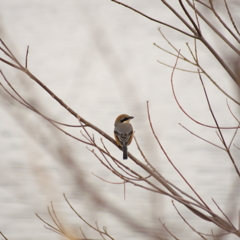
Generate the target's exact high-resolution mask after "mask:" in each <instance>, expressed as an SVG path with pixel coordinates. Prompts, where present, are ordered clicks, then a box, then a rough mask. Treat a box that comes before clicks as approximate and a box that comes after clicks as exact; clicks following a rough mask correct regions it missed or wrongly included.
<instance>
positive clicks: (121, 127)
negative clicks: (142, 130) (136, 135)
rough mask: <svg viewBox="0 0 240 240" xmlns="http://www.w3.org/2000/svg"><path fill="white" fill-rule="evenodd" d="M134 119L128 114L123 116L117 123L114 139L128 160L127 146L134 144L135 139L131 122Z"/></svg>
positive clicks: (124, 157) (119, 117)
mask: <svg viewBox="0 0 240 240" xmlns="http://www.w3.org/2000/svg"><path fill="white" fill-rule="evenodd" d="M131 119H133V117H131V116H129V115H127V114H121V115H120V116H118V117H117V119H116V121H115V124H114V126H115V128H114V137H115V140H116V142H117V144H118V145H119V146H121V147H122V149H123V159H127V157H128V153H127V146H128V145H129V144H130V143H131V142H132V139H133V128H132V125H131V124H130V123H129V121H130V120H131Z"/></svg>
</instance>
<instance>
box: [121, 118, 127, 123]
mask: <svg viewBox="0 0 240 240" xmlns="http://www.w3.org/2000/svg"><path fill="white" fill-rule="evenodd" d="M127 120H129V117H125V118H122V119H121V120H120V122H122V123H123V122H125V121H127Z"/></svg>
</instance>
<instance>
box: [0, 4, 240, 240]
mask: <svg viewBox="0 0 240 240" xmlns="http://www.w3.org/2000/svg"><path fill="white" fill-rule="evenodd" d="M127 4H128V5H130V6H132V7H134V8H136V9H138V10H139V11H142V12H144V13H145V14H147V15H149V16H151V17H153V18H156V19H158V20H161V21H164V22H167V23H169V24H172V25H175V26H176V27H179V28H181V29H183V30H184V31H188V30H187V29H186V27H185V26H184V25H183V24H181V23H179V22H178V20H177V18H176V17H175V16H174V15H173V14H172V13H171V12H170V11H169V10H168V9H167V8H166V7H165V6H164V5H163V4H162V3H161V1H157V0H152V1H146V0H130V1H128V2H127ZM171 4H173V6H174V7H175V9H177V10H179V12H182V10H181V8H180V6H179V3H178V1H172V3H171ZM0 6H1V7H0V37H1V38H2V39H3V41H4V42H5V43H6V44H7V45H8V47H9V48H10V49H11V50H12V51H13V52H14V54H16V56H17V57H18V59H19V60H20V61H22V62H24V60H25V54H26V49H27V46H29V48H30V49H29V56H28V68H29V70H30V71H31V72H32V73H33V74H34V75H35V76H36V77H38V78H39V79H40V80H41V81H42V82H43V83H44V84H45V85H46V86H47V87H48V88H50V89H51V90H52V91H53V92H54V93H55V94H56V95H57V96H58V97H59V98H61V99H62V100H63V101H64V102H65V103H66V104H68V105H69V106H70V107H71V108H72V109H73V110H75V111H76V112H77V113H78V114H79V115H80V116H82V117H83V118H85V119H87V120H88V121H90V122H91V123H93V124H94V125H96V126H97V127H99V128H101V129H102V130H103V131H105V132H106V133H107V134H109V135H111V136H112V135H113V128H114V126H113V125H114V121H115V118H116V117H117V116H118V115H120V114H122V113H127V114H129V115H132V116H134V119H133V120H132V124H133V126H134V130H135V136H136V137H137V139H138V142H139V144H140V146H141V148H142V150H143V151H144V153H145V154H146V156H147V157H148V159H149V161H150V162H151V163H152V164H154V166H155V167H156V168H157V169H158V170H159V171H160V172H161V174H163V176H164V177H166V178H167V179H168V180H170V181H171V182H173V183H174V184H175V185H177V186H178V187H179V188H181V189H183V190H184V191H186V192H188V193H190V194H192V192H191V191H190V190H189V188H188V187H187V186H186V184H185V183H184V182H183V180H182V179H181V178H180V176H179V175H178V174H177V173H176V172H175V170H174V169H173V168H172V166H171V165H170V164H169V162H168V161H167V159H166V158H165V157H164V155H163V154H162V152H161V150H160V149H159V147H158V145H157V143H156V141H155V140H154V138H153V136H152V133H151V129H150V127H149V123H148V118H147V108H146V102H147V101H149V104H150V112H151V116H152V123H153V125H154V128H155V131H156V133H157V135H158V137H159V139H160V140H161V142H162V144H163V146H164V147H165V150H166V151H167V152H168V154H169V156H170V158H171V159H172V161H173V162H174V164H175V165H176V166H177V167H178V169H179V170H180V171H181V173H182V174H183V175H184V176H185V177H186V179H187V180H188V181H189V183H191V184H192V186H193V187H194V188H195V190H196V191H197V192H198V193H199V195H200V196H201V197H202V198H203V199H204V201H205V202H206V203H208V204H209V206H211V207H212V209H214V210H216V212H217V211H218V210H217V208H216V206H215V205H214V204H213V202H212V198H214V200H215V201H216V202H217V203H218V204H219V206H220V207H221V208H222V209H223V210H224V211H226V213H229V214H230V216H231V218H232V219H233V222H234V223H235V224H237V220H236V219H237V216H236V215H233V214H232V212H231V209H230V207H231V206H234V209H235V210H236V209H239V198H238V197H239V191H238V190H240V186H239V178H238V176H237V174H236V172H235V170H234V167H233V165H232V163H231V161H230V160H229V158H228V156H227V154H226V152H224V151H222V150H220V149H218V148H216V147H214V146H212V145H210V144H208V143H206V142H204V141H201V140H200V139H198V138H196V137H194V136H193V135H191V134H189V133H188V132H187V131H186V130H184V129H183V128H182V127H181V126H180V125H179V123H181V124H182V125H184V126H186V127H187V128H188V129H190V130H191V131H193V132H195V133H196V134H199V135H200V136H201V137H203V138H206V139H208V140H209V141H212V142H214V143H216V144H218V145H221V142H220V140H219V138H218V136H217V134H216V130H215V129H208V128H205V127H203V126H200V125H197V124H196V123H194V122H192V121H191V120H190V119H189V118H188V117H186V115H184V114H183V112H182V111H181V110H180V109H179V107H178V106H177V104H176V102H175V100H174V97H173V94H172V89H171V82H170V80H171V73H172V69H171V68H169V67H167V66H164V65H162V64H160V63H159V61H161V62H164V63H166V64H168V65H171V66H173V65H174V64H175V62H176V58H175V57H174V56H171V55H169V54H168V53H166V52H164V51H161V50H160V49H159V48H157V47H156V46H155V45H154V43H156V44H157V45H159V46H161V47H163V48H165V49H167V50H169V51H173V50H172V49H171V47H170V46H169V44H168V43H167V42H166V41H165V40H164V38H163V37H162V35H161V34H160V32H159V29H158V28H159V27H161V31H162V32H163V33H164V35H165V36H166V37H167V38H168V39H169V40H170V41H171V43H172V44H174V46H175V47H176V48H177V49H181V53H182V54H184V55H185V56H187V57H189V58H191V54H190V52H189V51H188V48H187V45H186V43H188V44H189V46H191V47H193V39H190V38H189V37H187V36H184V35H183V34H181V33H178V32H176V31H174V30H172V29H169V28H167V27H165V26H160V25H159V24H157V23H155V22H152V21H150V20H148V19H146V18H144V17H142V16H140V15H139V14H137V13H135V12H133V11H131V10H129V9H126V8H124V7H123V6H120V5H118V4H116V3H113V2H111V1H110V0H101V1H99V0H68V1H64V0H52V1H48V0H41V1H40V0H17V1H16V0H8V1H4V0H0ZM230 6H231V10H232V14H233V16H234V17H235V18H236V19H237V18H238V19H237V20H239V16H238V14H237V13H239V6H238V5H237V4H236V3H235V2H234V1H232V2H231V5H230ZM202 9H204V7H202ZM217 10H218V11H219V12H220V13H222V14H223V16H224V14H225V8H224V5H223V4H222V3H221V4H219V5H218V6H217ZM206 16H207V17H208V18H209V20H210V21H213V24H214V19H213V18H211V16H210V15H208V12H206ZM238 23H239V21H238ZM215 24H216V26H218V25H217V23H215ZM201 27H202V31H203V32H204V34H205V36H207V38H208V39H207V40H208V41H209V42H210V43H211V44H213V45H214V46H215V47H216V49H217V50H218V52H219V54H220V55H221V56H222V57H223V58H224V59H226V61H227V62H231V61H233V62H234V60H235V56H234V55H233V53H232V52H231V50H229V49H227V48H226V47H225V46H224V44H223V42H222V41H220V40H218V39H216V38H215V37H214V35H213V34H212V33H211V31H210V30H209V29H208V28H207V27H206V26H205V25H204V24H202V25H201ZM219 27H220V26H219ZM225 34H226V37H229V36H228V35H227V33H225ZM235 45H236V47H238V48H239V45H237V44H235ZM198 56H199V60H200V61H201V64H202V66H203V67H204V68H205V69H206V71H207V72H208V73H209V74H210V75H211V77H212V78H213V79H214V80H215V81H217V83H218V84H219V85H220V86H221V87H222V88H223V89H224V90H225V91H226V92H227V93H228V94H230V95H231V96H233V97H234V98H235V99H239V95H238V88H237V85H236V84H235V83H234V82H233V81H232V80H231V78H230V77H229V76H228V75H227V73H226V72H225V71H224V70H222V68H221V67H220V65H219V63H218V62H217V61H216V60H215V59H214V58H213V57H212V56H211V54H210V53H209V52H208V50H206V48H205V47H204V46H202V45H201V44H200V43H199V44H198ZM1 57H3V55H1ZM178 67H179V68H187V69H189V70H191V71H196V68H195V67H194V66H191V65H187V64H186V63H184V62H181V61H179V64H178ZM0 68H1V70H2V71H3V72H4V74H5V75H6V77H7V78H8V80H9V81H10V82H11V83H12V84H13V86H14V87H15V88H16V89H17V90H18V91H19V92H20V94H21V95H22V96H23V97H24V98H25V99H26V100H28V101H29V102H30V103H31V104H33V105H34V106H35V107H36V108H37V109H39V110H41V111H42V112H43V113H44V114H46V115H47V116H49V117H50V118H53V119H55V120H57V121H60V122H64V123H68V124H75V125H77V124H78V122H77V120H76V119H75V118H74V117H73V116H71V115H70V114H69V113H68V112H67V111H66V110H65V109H63V108H62V107H61V106H60V105H59V104H58V103H57V102H56V101H55V100H54V99H53V98H52V97H51V96H49V95H48V94H47V93H46V92H44V90H43V89H41V88H40V87H39V86H38V85H36V83H34V82H33V81H32V80H31V79H29V78H27V77H26V76H25V75H24V74H23V73H20V72H19V71H17V70H15V69H13V68H10V67H9V66H6V65H5V64H3V63H2V62H1V64H0ZM203 79H204V80H205V85H206V88H207V91H208V94H209V98H210V101H211V104H212V106H213V109H214V113H215V114H216V117H217V119H218V121H219V124H220V125H221V126H226V127H227V126H237V122H236V120H235V119H234V118H233V117H232V115H231V113H230V112H229V110H228V107H227V104H226V96H224V95H223V94H222V93H221V92H219V91H218V90H217V88H216V87H215V86H214V85H213V84H212V83H211V82H210V81H208V80H207V79H205V78H204V77H203ZM0 81H1V82H2V83H3V82H4V81H3V79H2V78H1V80H0ZM174 86H175V90H176V94H177V96H178V99H179V101H180V103H181V104H182V106H183V108H184V109H185V110H186V111H187V112H188V113H189V114H190V115H191V116H192V117H193V118H195V119H196V120H197V121H199V122H202V123H205V124H209V125H214V121H213V119H212V117H211V114H210V112H209V110H208V106H207V103H206V99H205V97H204V93H203V90H202V87H201V82H200V80H199V78H198V76H197V74H195V73H189V72H183V71H177V70H176V71H175V74H174ZM0 97H1V100H0V106H1V107H0V116H1V117H0V192H1V194H0V196H1V197H0V205H1V207H0V231H2V232H3V233H4V234H5V236H6V237H7V238H8V239H11V240H14V239H36V240H38V239H39V240H40V239H54V240H55V239H61V237H60V236H59V235H57V234H56V233H53V232H51V231H49V230H47V229H45V228H44V224H43V223H42V222H41V221H40V220H39V219H38V218H37V217H36V215H35V213H37V214H39V215H40V216H41V217H42V218H43V219H45V220H49V221H51V219H50V217H49V214H48V211H47V207H48V206H50V203H51V201H52V202H53V204H54V206H55V210H56V212H57V213H58V214H59V217H60V218H61V219H62V221H63V222H64V224H66V226H69V228H70V229H71V231H72V232H73V234H74V235H75V236H78V237H79V238H80V237H81V234H80V231H79V226H81V227H82V229H83V231H84V233H85V234H86V236H87V237H88V238H92V239H93V238H95V239H96V238H98V239H99V238H100V237H99V236H98V235H97V234H96V233H95V232H94V231H92V230H89V228H88V227H87V226H86V225H84V223H83V222H81V221H80V219H79V218H77V216H76V215H75V214H74V213H73V212H72V210H71V209H70V208H69V206H68V205H67V203H66V202H65V200H64V198H63V193H65V194H66V196H67V197H68V199H69V201H70V202H71V203H72V205H73V206H74V207H75V209H76V210H77V211H78V212H79V214H81V215H82V216H83V217H84V218H85V219H86V220H88V221H89V222H91V223H92V224H93V225H94V223H95V221H97V222H98V224H99V226H100V227H102V226H106V227H107V229H108V232H109V233H110V234H111V235H112V236H113V237H114V238H116V239H146V235H144V234H143V232H149V231H150V232H152V234H153V236H152V238H154V237H155V234H156V233H158V234H159V235H160V236H162V237H164V236H167V233H166V231H164V230H163V229H162V226H161V224H160V222H159V220H158V219H159V218H160V219H161V221H162V222H164V223H166V225H167V226H168V227H169V228H170V230H172V231H173V232H174V233H175V234H176V235H177V236H178V237H179V238H182V239H198V238H199V236H197V235H196V234H195V233H193V232H192V231H191V230H190V229H189V228H188V227H187V226H186V224H185V223H184V222H183V221H182V219H181V218H180V217H179V215H178V214H177V213H176V210H175V209H174V207H173V206H172V203H171V199H170V198H167V197H163V196H160V195H157V194H154V193H149V192H146V191H145V190H144V189H141V188H137V187H134V186H132V185H128V184H127V185H126V197H125V199H124V186H123V185H122V184H111V183H108V182H105V181H102V180H100V179H99V178H98V177H96V175H97V176H99V177H100V178H103V179H105V180H106V181H109V182H112V183H120V182H121V181H120V179H118V178H116V177H115V176H114V175H113V174H112V173H111V172H110V171H108V170H107V169H106V168H105V167H104V166H103V165H101V163H100V162H99V161H98V160H97V159H96V158H95V157H94V155H93V154H92V153H91V152H90V151H89V150H88V149H87V148H86V146H85V145H84V144H82V143H80V142H78V141H76V140H74V139H71V138H69V137H68V136H67V135H64V134H63V133H61V132H59V131H58V130H57V129H55V128H54V127H53V126H52V125H50V124H49V123H48V122H47V121H45V120H44V119H43V118H41V117H40V116H38V115H36V114H34V113H32V112H31V111H29V110H28V109H26V108H24V107H23V106H21V105H20V104H18V103H16V102H14V101H13V100H12V99H11V98H9V97H8V96H7V94H6V93H5V92H4V91H3V89H1V91H0ZM229 105H230V107H231V109H232V111H233V112H234V114H235V115H236V116H238V115H239V110H238V107H237V105H236V104H234V103H233V102H231V101H229ZM68 131H69V132H70V133H71V134H73V135H74V136H77V137H82V135H81V133H80V130H79V128H72V129H68ZM233 133H234V130H231V131H230V130H228V131H224V134H225V137H226V140H227V141H228V142H229V141H230V140H231V138H232V135H233ZM95 138H96V140H97V141H99V139H100V136H98V135H97V134H95ZM234 143H235V144H236V145H238V144H239V136H238V135H237V136H236V138H235V140H234ZM106 145H107V147H108V148H109V150H110V151H111V152H112V154H113V155H114V156H115V157H116V158H118V159H121V158H122V152H121V151H120V150H119V149H117V148H116V147H115V146H112V145H111V144H109V143H106ZM238 146H239V145H238ZM129 151H130V152H131V153H132V154H133V155H134V156H136V157H139V159H140V160H142V158H141V154H140V153H139V151H138V150H137V147H136V144H135V143H133V144H132V145H131V146H130V147H129ZM233 154H234V156H235V159H236V160H239V151H238V150H237V148H234V147H233ZM236 163H237V165H238V166H239V162H236ZM126 164H127V165H129V167H131V168H133V169H134V170H136V171H139V172H142V170H141V169H139V167H137V166H136V165H135V164H134V163H132V162H131V160H128V161H127V162H126ZM230 199H232V201H233V202H231V204H229V201H230ZM178 207H179V210H180V211H181V213H182V214H183V215H184V216H185V217H186V218H187V219H188V220H189V222H190V223H191V224H192V225H193V226H194V227H198V230H199V231H201V232H209V233H210V231H211V229H215V226H213V225H212V224H210V223H208V222H204V221H203V220H201V219H199V218H197V217H196V216H195V215H193V214H192V213H190V211H189V210H187V209H185V208H184V207H183V206H181V205H178ZM235 213H236V212H234V214H235ZM219 214H220V213H219ZM132 223H134V224H132ZM141 226H144V227H141ZM145 228H146V229H145ZM216 232H217V230H216ZM169 239H171V238H169ZM224 239H234V236H225V238H224Z"/></svg>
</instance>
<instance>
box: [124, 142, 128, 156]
mask: <svg viewBox="0 0 240 240" xmlns="http://www.w3.org/2000/svg"><path fill="white" fill-rule="evenodd" d="M127 158H128V150H127V146H126V145H123V159H127Z"/></svg>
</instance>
